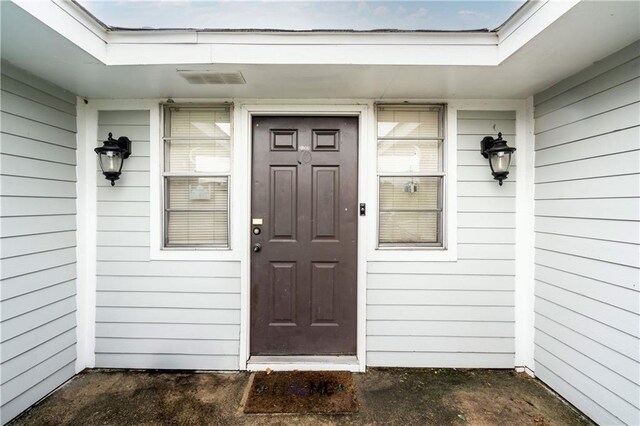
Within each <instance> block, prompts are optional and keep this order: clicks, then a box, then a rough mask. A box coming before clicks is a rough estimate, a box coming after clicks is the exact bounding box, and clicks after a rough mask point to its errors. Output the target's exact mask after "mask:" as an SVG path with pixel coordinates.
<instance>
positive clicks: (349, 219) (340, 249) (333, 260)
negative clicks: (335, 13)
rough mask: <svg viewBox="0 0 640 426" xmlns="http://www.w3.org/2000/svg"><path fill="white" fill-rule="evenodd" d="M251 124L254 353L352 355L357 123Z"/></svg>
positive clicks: (288, 120) (296, 120) (268, 120)
mask: <svg viewBox="0 0 640 426" xmlns="http://www.w3.org/2000/svg"><path fill="white" fill-rule="evenodd" d="M252 128H253V173H252V189H251V217H252V224H251V232H252V235H251V240H252V241H251V242H252V250H253V251H252V253H251V354H252V355H319V354H355V352H356V318H357V316H356V278H357V221H358V190H357V188H358V120H357V118H356V117H254V118H253V121H252ZM256 232H259V234H256ZM258 244H259V246H257V245H258ZM256 250H259V251H256Z"/></svg>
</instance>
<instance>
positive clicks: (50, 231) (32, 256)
mask: <svg viewBox="0 0 640 426" xmlns="http://www.w3.org/2000/svg"><path fill="white" fill-rule="evenodd" d="M1 78H2V80H1V82H0V85H1V87H2V92H1V94H0V96H1V98H0V110H1V114H2V117H1V120H2V129H1V135H0V137H1V138H2V144H1V148H0V173H1V175H2V176H1V177H2V185H1V186H0V229H1V235H0V237H1V241H0V247H1V249H0V257H1V267H0V270H1V279H2V284H1V287H0V288H1V295H0V311H1V318H0V321H1V324H0V339H1V345H2V350H1V351H0V362H1V364H0V371H1V373H0V383H1V385H0V392H1V394H2V397H1V403H2V409H1V410H0V411H1V412H2V416H1V419H0V422H1V423H2V424H5V423H7V422H8V421H9V420H11V419H12V418H13V417H15V416H16V415H18V414H19V413H21V412H22V411H23V410H25V409H27V408H28V407H29V406H31V405H32V404H34V403H35V402H37V401H38V400H39V399H41V398H43V397H44V396H46V395H47V394H48V393H49V392H51V391H52V390H54V389H55V388H56V387H58V386H59V385H61V384H62V383H64V382H65V381H66V380H68V379H69V378H70V377H72V376H73V375H74V373H75V366H74V361H75V359H76V330H75V329H76V314H75V311H76V302H75V294H76V250H75V246H76V232H75V231H76V105H75V103H76V97H75V96H74V95H73V94H70V93H68V92H66V91H64V90H62V89H60V88H58V87H56V86H53V85H51V84H49V83H47V82H44V81H42V80H40V79H38V78H36V77H34V76H31V75H29V74H27V73H25V72H24V71H22V70H19V69H17V68H14V67H13V66H12V65H9V64H8V63H5V62H3V63H2V77H1Z"/></svg>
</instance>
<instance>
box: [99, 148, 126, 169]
mask: <svg viewBox="0 0 640 426" xmlns="http://www.w3.org/2000/svg"><path fill="white" fill-rule="evenodd" d="M100 167H101V168H102V171H103V172H104V173H117V172H119V171H120V169H121V168H122V153H120V152H116V151H107V152H103V153H100Z"/></svg>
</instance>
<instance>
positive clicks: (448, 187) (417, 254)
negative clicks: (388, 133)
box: [367, 100, 458, 262]
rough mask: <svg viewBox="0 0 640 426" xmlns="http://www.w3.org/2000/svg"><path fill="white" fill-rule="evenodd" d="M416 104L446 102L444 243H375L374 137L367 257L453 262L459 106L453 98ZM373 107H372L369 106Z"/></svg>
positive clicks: (371, 131)
mask: <svg viewBox="0 0 640 426" xmlns="http://www.w3.org/2000/svg"><path fill="white" fill-rule="evenodd" d="M402 102H404V100H398V101H395V100H393V101H392V100H389V101H387V100H385V101H384V102H380V104H381V105H384V104H400V103H402ZM411 103H412V104H414V103H415V104H416V105H428V104H434V105H435V104H444V106H445V135H444V136H445V138H444V151H443V154H444V158H443V169H444V172H445V182H444V194H445V195H444V200H443V210H444V212H443V226H442V229H443V231H444V235H443V242H442V243H443V247H420V246H416V247H391V246H390V247H378V220H379V219H378V218H379V208H378V184H377V179H378V173H377V163H378V160H377V158H378V151H377V145H378V144H377V139H376V140H373V141H372V142H371V143H372V146H375V149H371V150H369V156H368V158H367V162H368V163H369V164H370V165H372V167H371V170H372V172H371V173H370V174H369V179H368V181H369V185H368V197H367V198H368V199H369V205H368V206H367V210H368V211H367V216H369V220H368V226H369V228H368V234H369V235H370V236H371V237H370V238H369V239H368V243H367V248H368V250H367V260H369V261H374V262H387V261H388V262H455V261H456V260H458V231H457V230H458V201H457V200H458V185H457V181H458V171H457V162H458V154H457V145H458V144H457V134H458V124H457V116H458V109H457V107H456V104H455V102H447V101H446V100H426V101H422V100H415V101H413V100H412V101H411ZM372 110H373V108H372ZM371 115H372V116H371V119H370V120H369V121H370V128H369V134H370V135H372V137H373V138H374V139H375V138H377V122H376V117H375V111H371Z"/></svg>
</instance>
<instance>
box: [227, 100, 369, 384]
mask: <svg viewBox="0 0 640 426" xmlns="http://www.w3.org/2000/svg"><path fill="white" fill-rule="evenodd" d="M234 114H235V115H236V116H235V117H234V121H235V122H236V123H240V125H239V126H238V127H237V128H236V138H237V139H236V143H237V146H238V147H242V149H243V151H242V152H240V153H239V154H240V155H239V158H243V157H244V158H246V161H247V164H246V174H245V175H244V176H242V177H239V178H240V179H243V180H244V182H239V185H238V186H239V187H240V188H242V187H245V188H247V191H246V198H245V200H244V202H243V203H242V204H241V206H239V207H240V208H239V209H238V210H239V211H237V213H238V215H239V221H238V222H239V223H240V224H245V225H246V232H242V234H243V235H245V238H243V241H242V242H241V244H242V246H241V247H240V251H241V253H242V269H243V271H242V272H243V273H242V274H241V276H242V277H241V283H240V306H241V308H240V315H241V318H240V362H239V369H240V370H246V369H247V367H248V365H247V364H248V360H249V356H250V354H249V347H250V345H249V343H250V338H251V336H250V329H251V327H250V320H251V318H250V316H251V308H250V306H251V305H250V303H251V301H250V295H251V287H250V286H251V227H250V223H251V222H250V219H251V218H250V214H251V170H252V155H251V153H252V133H251V130H252V129H251V119H252V117H253V116H254V115H327V116H340V115H344V116H356V117H358V126H359V128H358V203H366V202H367V199H366V195H367V193H368V188H367V166H368V164H367V161H366V159H367V158H368V156H367V149H368V148H369V147H368V144H369V141H370V140H371V138H370V137H369V136H370V135H371V134H372V133H371V132H372V129H371V126H372V125H373V120H372V114H373V103H372V102H370V101H369V102H364V103H357V104H354V103H353V101H351V103H344V104H342V103H334V104H295V103H293V102H287V103H276V102H270V103H264V104H261V103H255V104H254V103H252V104H244V103H238V104H236V105H235V110H234ZM366 219H367V216H358V256H357V265H358V274H357V309H358V314H357V340H356V356H357V365H352V364H336V365H337V366H338V367H337V368H339V369H348V370H352V371H362V372H364V371H365V370H366V342H365V339H366V308H367V306H366V277H367V276H366V250H367V234H366V232H367V226H366ZM241 226H242V225H241ZM297 358H300V357H297ZM330 367H332V366H331V365H327V364H325V363H323V362H322V361H320V362H317V361H316V362H304V361H303V362H295V363H294V362H292V363H291V364H279V365H278V368H280V369H298V370H300V369H327V368H330ZM334 368H335V366H334Z"/></svg>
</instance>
